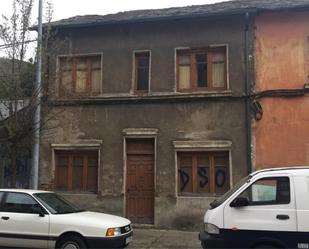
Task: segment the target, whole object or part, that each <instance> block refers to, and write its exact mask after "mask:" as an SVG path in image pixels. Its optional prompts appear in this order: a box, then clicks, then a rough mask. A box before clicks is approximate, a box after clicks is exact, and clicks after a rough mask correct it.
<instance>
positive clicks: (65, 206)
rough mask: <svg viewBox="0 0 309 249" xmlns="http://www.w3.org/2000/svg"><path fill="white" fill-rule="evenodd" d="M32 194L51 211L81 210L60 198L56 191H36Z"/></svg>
mask: <svg viewBox="0 0 309 249" xmlns="http://www.w3.org/2000/svg"><path fill="white" fill-rule="evenodd" d="M34 196H35V197H36V198H37V199H38V200H39V201H40V202H41V203H42V204H43V205H44V206H45V207H46V208H47V209H48V210H49V211H50V212H51V213H52V214H69V213H77V212H82V211H83V210H80V209H78V208H77V207H75V206H74V205H73V204H71V203H70V202H68V201H67V200H65V199H64V198H62V197H61V196H60V195H58V194H56V193H37V194H34Z"/></svg>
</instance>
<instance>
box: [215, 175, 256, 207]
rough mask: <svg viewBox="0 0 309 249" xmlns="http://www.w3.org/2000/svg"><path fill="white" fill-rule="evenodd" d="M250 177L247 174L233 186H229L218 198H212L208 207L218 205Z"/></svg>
mask: <svg viewBox="0 0 309 249" xmlns="http://www.w3.org/2000/svg"><path fill="white" fill-rule="evenodd" d="M251 177H252V176H251V175H248V176H246V177H245V178H243V179H241V180H240V181H239V182H238V183H237V184H236V185H235V186H234V187H233V188H231V189H230V190H229V191H227V192H226V193H225V194H224V195H222V196H221V197H220V198H218V199H216V200H214V201H213V202H212V203H210V209H214V208H216V207H219V206H220V205H221V204H222V203H223V202H225V201H226V200H227V199H228V198H229V197H230V196H231V195H232V194H234V193H235V192H236V191H237V190H238V189H239V188H240V187H241V186H242V185H243V184H245V183H246V182H249V181H250V179H251Z"/></svg>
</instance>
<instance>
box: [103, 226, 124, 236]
mask: <svg viewBox="0 0 309 249" xmlns="http://www.w3.org/2000/svg"><path fill="white" fill-rule="evenodd" d="M119 235H121V229H120V227H116V228H108V229H107V231H106V236H107V237H114V236H119Z"/></svg>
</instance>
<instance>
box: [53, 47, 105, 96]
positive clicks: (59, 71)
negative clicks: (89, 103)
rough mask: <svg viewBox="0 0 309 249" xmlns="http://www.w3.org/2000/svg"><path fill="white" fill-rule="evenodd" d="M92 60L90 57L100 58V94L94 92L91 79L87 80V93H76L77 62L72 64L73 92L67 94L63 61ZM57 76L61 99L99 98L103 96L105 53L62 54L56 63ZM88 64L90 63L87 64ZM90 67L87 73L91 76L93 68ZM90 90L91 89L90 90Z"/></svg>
mask: <svg viewBox="0 0 309 249" xmlns="http://www.w3.org/2000/svg"><path fill="white" fill-rule="evenodd" d="M83 57H85V58H87V57H88V58H90V57H100V81H99V85H100V87H99V91H98V92H92V90H91V89H92V87H91V86H92V84H91V83H92V82H91V81H90V82H89V79H86V81H87V82H86V91H84V92H78V91H76V71H77V70H76V62H75V63H73V64H72V83H71V88H72V91H71V92H70V93H67V92H66V90H65V87H64V86H63V84H62V82H61V81H62V68H61V60H62V59H65V58H67V59H68V60H77V59H78V58H83ZM56 64H57V65H56V75H57V95H58V96H60V97H68V96H69V97H75V96H78V97H82V96H97V95H100V94H102V89H103V86H102V83H103V53H102V52H97V53H78V54H62V55H58V56H57V62H56ZM86 64H88V63H86ZM88 66H89V65H87V67H86V71H87V74H88V77H90V76H89V74H91V72H92V70H91V69H92V68H88ZM89 88H90V89H89Z"/></svg>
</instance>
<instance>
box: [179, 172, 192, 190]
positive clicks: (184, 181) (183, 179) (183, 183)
mask: <svg viewBox="0 0 309 249" xmlns="http://www.w3.org/2000/svg"><path fill="white" fill-rule="evenodd" d="M178 172H179V174H180V179H181V186H180V191H184V190H185V189H186V186H187V185H188V183H189V181H190V176H189V175H188V174H187V173H186V172H184V171H183V170H181V169H179V170H178Z"/></svg>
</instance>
